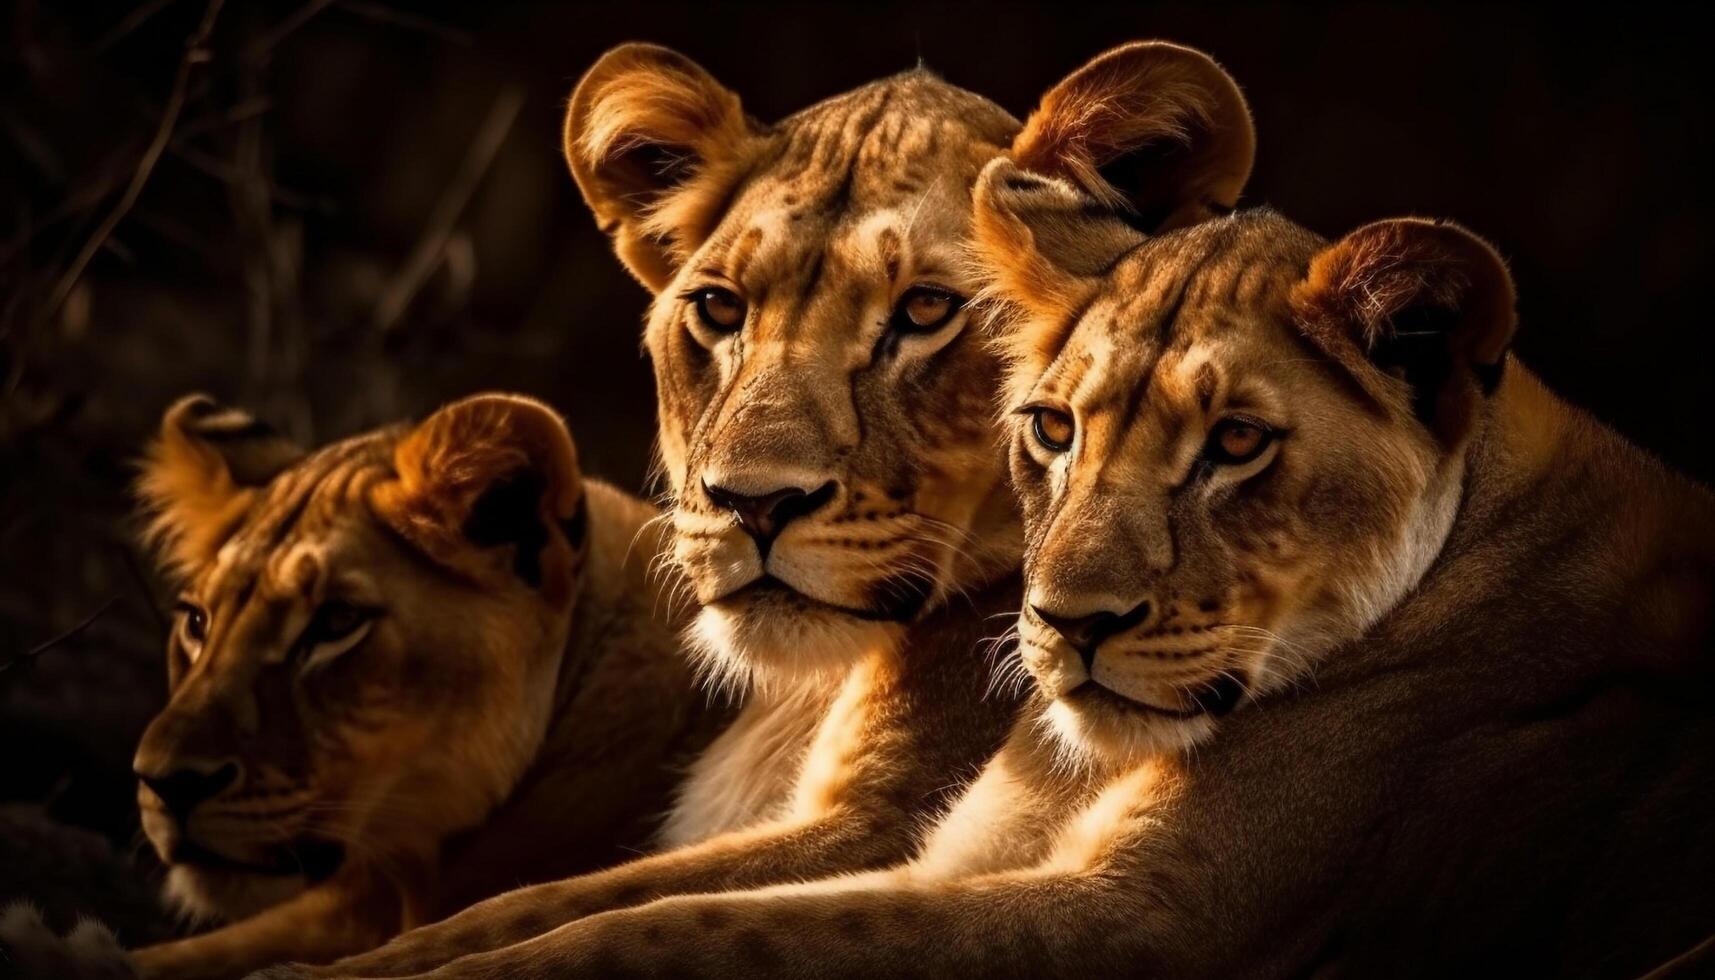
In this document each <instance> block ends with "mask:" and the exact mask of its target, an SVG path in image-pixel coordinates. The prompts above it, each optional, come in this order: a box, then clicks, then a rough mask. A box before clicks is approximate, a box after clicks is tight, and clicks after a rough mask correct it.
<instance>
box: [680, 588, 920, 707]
mask: <svg viewBox="0 0 1715 980" xmlns="http://www.w3.org/2000/svg"><path fill="white" fill-rule="evenodd" d="M904 632H905V626H904V624H903V623H899V622H892V621H887V620H879V619H869V618H865V617H862V616H859V615H857V614H855V613H853V612H851V611H848V610H844V609H840V608H838V607H835V606H829V605H826V604H824V603H820V602H816V601H814V600H812V599H807V598H805V597H804V596H802V595H800V594H798V593H795V592H791V591H789V590H784V589H780V588H763V589H746V590H743V591H741V592H738V593H735V594H733V595H731V596H729V597H727V598H725V599H722V600H720V601H718V602H714V603H710V604H709V605H706V606H704V607H703V608H702V610H701V611H700V612H699V613H698V614H697V618H696V619H695V620H694V621H693V622H692V624H691V628H690V637H689V638H690V641H691V648H692V651H693V654H694V656H695V659H696V661H697V666H698V669H699V672H700V673H701V674H702V675H703V680H704V682H705V683H706V684H708V685H709V686H710V687H711V688H713V689H715V690H717V691H722V692H726V693H730V694H735V695H736V694H742V693H744V692H746V691H757V692H760V693H764V694H767V693H770V692H780V691H785V690H789V689H794V688H800V687H804V686H806V685H819V684H826V683H827V682H828V681H829V680H830V679H831V678H836V677H838V676H840V675H841V674H843V673H845V672H846V671H848V670H850V669H851V667H852V666H853V665H855V664H856V663H858V662H859V661H861V660H862V659H863V658H864V657H865V656H867V655H869V654H871V653H874V652H876V651H880V650H890V649H893V648H895V647H896V646H897V645H898V643H899V641H900V639H901V637H902V636H903V635H904Z"/></svg>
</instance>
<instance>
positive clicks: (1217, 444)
mask: <svg viewBox="0 0 1715 980" xmlns="http://www.w3.org/2000/svg"><path fill="white" fill-rule="evenodd" d="M1273 441H1274V432H1273V431H1271V430H1270V429H1268V428H1267V427H1265V426H1263V425H1261V424H1259V423H1257V422H1252V421H1250V420H1248V419H1222V420H1221V421H1220V422H1217V423H1216V424H1215V428H1214V429H1213V430H1212V431H1210V433H1209V441H1208V443H1207V444H1205V446H1204V448H1203V458H1205V459H1207V460H1208V461H1209V462H1211V463H1214V464H1216V465H1219V466H1239V465H1242V464H1244V463H1248V462H1250V461H1251V460H1254V459H1256V458H1257V457H1258V456H1261V455H1262V453H1263V450H1265V449H1267V448H1268V446H1269V443H1271V442H1273Z"/></svg>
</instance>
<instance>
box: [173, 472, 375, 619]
mask: <svg viewBox="0 0 1715 980" xmlns="http://www.w3.org/2000/svg"><path fill="white" fill-rule="evenodd" d="M384 461H385V456H384V455H383V454H382V453H381V452H379V451H378V447H377V445H376V444H375V441H374V440H373V439H358V440H348V441H347V442H343V443H336V444H334V445H332V446H329V447H327V448H326V449H323V450H320V451H318V452H316V453H313V454H311V455H310V456H308V457H306V458H305V459H303V460H301V461H299V462H298V463H297V464H295V465H293V466H292V467H291V468H290V469H288V470H286V471H284V472H282V473H280V474H279V475H278V476H276V477H275V478H274V479H273V480H271V481H270V482H269V483H268V485H267V486H265V487H263V488H262V489H261V490H260V492H258V494H257V496H256V500H255V501H254V502H253V503H252V504H251V506H250V507H249V509H248V510H247V511H246V513H245V515H244V518H243V520H242V521H241V522H240V523H239V524H238V526H237V528H236V529H235V530H234V532H233V534H232V536H231V537H229V538H228V539H227V541H226V542H225V543H224V544H222V545H221V547H220V549H219V550H218V551H217V552H216V553H215V557H214V559H213V561H212V562H210V563H209V565H208V566H207V567H206V568H205V569H204V570H203V571H202V573H201V574H200V575H198V576H197V581H196V583H195V584H196V587H197V591H198V592H200V593H202V595H203V597H204V600H205V601H206V602H208V603H209V605H211V606H223V605H225V606H231V607H233V608H231V609H230V610H227V611H228V612H236V611H237V608H238V607H256V606H271V607H286V606H292V605H296V604H300V603H302V602H304V601H306V600H310V599H312V598H314V597H315V596H317V595H320V594H322V593H323V592H324V591H325V590H326V588H327V585H328V583H329V581H330V578H332V577H333V576H336V575H337V576H339V577H341V578H342V579H350V578H352V577H354V576H356V577H361V576H362V572H363V565H364V558H365V556H366V555H368V554H370V553H371V552H372V551H373V549H374V547H375V546H376V543H377V541H378V540H385V536H384V535H381V534H379V533H378V529H379V519H378V518H377V517H376V516H375V514H374V512H373V511H372V509H371V507H370V503H369V493H368V491H369V489H370V488H371V487H372V486H373V485H374V484H375V482H376V481H377V480H380V479H384V478H386V477H387V476H389V475H390V470H389V469H388V467H387V466H386V465H385V462H384Z"/></svg>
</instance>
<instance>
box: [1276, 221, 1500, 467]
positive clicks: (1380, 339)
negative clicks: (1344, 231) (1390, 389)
mask: <svg viewBox="0 0 1715 980" xmlns="http://www.w3.org/2000/svg"><path fill="white" fill-rule="evenodd" d="M1292 301H1293V307H1294V311H1295V313H1296V315H1297V317H1298V319H1299V323H1300V325H1301V326H1302V328H1303V329H1304V331H1305V332H1306V333H1307V334H1308V335H1309V336H1310V338H1311V339H1312V340H1313V341H1315V342H1316V343H1317V344H1318V345H1319V346H1321V347H1322V348H1323V349H1325V350H1327V351H1329V352H1330V353H1331V354H1333V355H1334V356H1335V357H1336V358H1337V359H1341V360H1359V359H1361V361H1362V364H1361V366H1360V367H1359V370H1358V371H1357V373H1358V376H1359V380H1360V381H1364V380H1366V378H1369V379H1372V380H1373V378H1374V375H1373V372H1374V371H1375V370H1378V369H1379V371H1380V372H1381V373H1382V374H1383V375H1386V376H1390V377H1392V378H1395V379H1397V380H1398V381H1402V382H1404V384H1405V385H1406V386H1407V387H1408V389H1409V392H1410V400H1411V409H1412V411H1413V412H1414V414H1415V415H1416V416H1417V417H1418V419H1419V420H1421V421H1422V422H1423V423H1424V424H1425V425H1426V426H1428V427H1429V428H1430V429H1431V430H1432V431H1433V432H1435V433H1436V435H1437V436H1439V437H1440V438H1441V439H1442V440H1443V441H1444V442H1445V443H1447V444H1448V445H1452V444H1455V443H1457V442H1458V441H1459V440H1460V439H1461V438H1463V436H1464V435H1465V433H1466V431H1468V429H1469V426H1470V421H1471V416H1472V413H1473V411H1474V410H1475V408H1476V405H1477V404H1478V402H1479V401H1480V399H1481V398H1483V397H1484V396H1486V395H1488V394H1489V393H1491V392H1492V391H1493V390H1494V388H1495V386H1496V385H1497V384H1499V383H1500V377H1501V371H1502V368H1503V366H1504V363H1505V358H1506V353H1507V348H1508V347H1509V346H1511V344H1512V337H1513V329H1514V327H1515V325H1516V323H1517V319H1516V315H1515V313H1514V307H1513V302H1514V294H1513V281H1512V276H1511V275H1510V274H1508V272H1507V268H1506V264H1505V263H1504V262H1502V261H1501V257H1500V256H1499V255H1498V254H1496V253H1495V250H1494V248H1493V247H1491V246H1490V245H1489V244H1488V243H1487V242H1485V241H1483V240H1482V239H1481V238H1478V237H1477V236H1476V235H1473V234H1472V233H1470V232H1469V231H1466V230H1465V229H1464V228H1461V227H1459V226H1458V225H1456V224H1452V223H1450V222H1437V221H1425V220H1422V219H1419V218H1396V219H1392V220H1389V221H1378V222H1375V223H1373V224H1368V225H1365V226H1363V227H1362V228H1359V229H1358V230H1357V231H1354V232H1352V233H1351V234H1349V235H1347V236H1346V237H1344V238H1342V239H1340V240H1339V241H1337V242H1335V243H1333V244H1332V245H1330V246H1328V247H1327V248H1325V249H1323V250H1322V251H1321V252H1320V253H1318V254H1317V256H1316V257H1315V258H1314V259H1313V260H1311V263H1310V270H1309V272H1308V273H1307V274H1306V276H1305V278H1304V281H1303V282H1301V283H1299V284H1298V285H1297V287H1295V289H1294V291H1293V296H1292ZM1362 368H1369V369H1370V372H1365V371H1363V370H1362ZM1368 387H1371V388H1372V390H1374V385H1373V384H1371V385H1369V386H1368Z"/></svg>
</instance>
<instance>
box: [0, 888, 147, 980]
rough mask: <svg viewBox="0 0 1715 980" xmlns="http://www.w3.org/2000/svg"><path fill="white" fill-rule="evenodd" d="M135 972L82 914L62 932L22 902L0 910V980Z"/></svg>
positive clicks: (130, 979) (80, 978)
mask: <svg viewBox="0 0 1715 980" xmlns="http://www.w3.org/2000/svg"><path fill="white" fill-rule="evenodd" d="M136 976H137V973H136V971H135V970H133V969H131V963H130V961H129V960H128V959H127V958H126V956H125V950H124V949H122V948H120V946H119V941H118V940H116V939H114V938H113V933H111V932H109V931H108V929H107V927H106V926H104V925H102V924H101V923H99V922H96V921H95V920H93V919H85V920H83V921H82V922H79V923H78V924H77V925H76V926H74V927H73V928H72V929H71V931H69V932H67V933H66V934H65V935H64V936H60V935H56V934H55V933H54V931H53V930H52V929H50V928H48V925H47V923H45V922H43V921H42V917H41V914H40V913H38V912H37V911H36V910H35V908H34V907H33V906H31V905H29V904H28V903H25V902H16V903H14V904H12V905H10V906H7V907H6V909H4V910H3V911H0V978H3V980H136Z"/></svg>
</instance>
